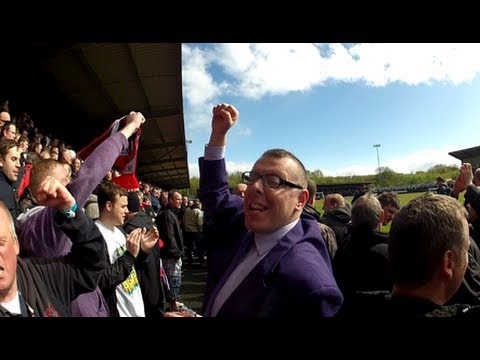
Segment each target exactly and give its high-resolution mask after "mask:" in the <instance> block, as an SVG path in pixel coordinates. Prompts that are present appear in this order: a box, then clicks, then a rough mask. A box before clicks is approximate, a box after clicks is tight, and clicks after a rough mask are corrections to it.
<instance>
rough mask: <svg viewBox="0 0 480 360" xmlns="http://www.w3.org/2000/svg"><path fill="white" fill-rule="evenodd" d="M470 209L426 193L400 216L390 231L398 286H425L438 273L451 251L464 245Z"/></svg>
mask: <svg viewBox="0 0 480 360" xmlns="http://www.w3.org/2000/svg"><path fill="white" fill-rule="evenodd" d="M466 216H467V213H466V210H465V207H464V206H462V205H461V204H460V203H459V202H458V200H456V199H454V198H452V197H449V196H443V195H437V194H431V193H428V194H425V195H421V196H419V197H417V198H415V199H413V200H411V201H410V202H409V203H408V204H407V205H405V206H404V207H403V208H402V209H400V211H399V212H398V213H397V214H396V216H395V218H394V219H393V221H392V226H391V228H390V239H389V241H388V256H389V259H390V266H391V272H392V280H393V281H394V283H396V284H400V285H407V286H412V285H413V286H421V285H424V284H426V283H427V282H428V281H429V280H430V279H431V278H432V276H433V275H434V274H435V271H436V269H437V268H438V265H439V264H440V263H441V262H442V259H443V256H444V254H445V252H446V251H447V250H451V251H453V252H454V253H455V254H460V253H461V251H462V248H463V246H464V244H463V240H464V238H465V237H466V236H467V235H468V234H465V231H466V230H465V227H464V221H466Z"/></svg>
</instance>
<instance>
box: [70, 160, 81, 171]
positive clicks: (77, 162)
mask: <svg viewBox="0 0 480 360" xmlns="http://www.w3.org/2000/svg"><path fill="white" fill-rule="evenodd" d="M81 165H82V163H81V162H80V160H79V159H74V160H73V161H72V167H73V171H75V173H78V170H80V166H81Z"/></svg>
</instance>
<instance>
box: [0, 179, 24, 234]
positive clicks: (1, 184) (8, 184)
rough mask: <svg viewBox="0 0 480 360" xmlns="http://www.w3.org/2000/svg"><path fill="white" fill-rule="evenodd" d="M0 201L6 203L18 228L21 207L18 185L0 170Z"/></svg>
mask: <svg viewBox="0 0 480 360" xmlns="http://www.w3.org/2000/svg"><path fill="white" fill-rule="evenodd" d="M0 200H2V201H3V202H4V203H5V206H6V207H7V209H8V211H10V214H12V218H13V223H14V224H15V228H16V227H17V216H18V215H19V212H20V210H19V207H18V202H17V190H16V184H14V183H13V182H12V181H10V179H9V178H8V177H7V175H5V173H4V172H3V170H0Z"/></svg>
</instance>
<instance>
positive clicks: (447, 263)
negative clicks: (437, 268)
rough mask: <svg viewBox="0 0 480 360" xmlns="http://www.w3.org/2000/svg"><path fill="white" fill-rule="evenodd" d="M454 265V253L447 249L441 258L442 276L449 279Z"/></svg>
mask: <svg viewBox="0 0 480 360" xmlns="http://www.w3.org/2000/svg"><path fill="white" fill-rule="evenodd" d="M454 266H455V254H454V253H453V251H451V250H447V251H446V252H445V254H443V259H442V276H444V277H446V278H447V279H451V278H452V276H453V267H454Z"/></svg>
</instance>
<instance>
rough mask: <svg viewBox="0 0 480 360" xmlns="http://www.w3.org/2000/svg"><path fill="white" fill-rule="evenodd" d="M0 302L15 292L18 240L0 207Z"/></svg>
mask: <svg viewBox="0 0 480 360" xmlns="http://www.w3.org/2000/svg"><path fill="white" fill-rule="evenodd" d="M0 224H1V225H0V302H8V301H11V300H12V299H13V298H14V297H15V296H16V294H17V255H18V253H19V247H18V242H17V240H16V239H15V237H14V232H13V227H12V226H13V225H12V221H11V220H10V218H9V216H8V215H7V210H6V209H5V208H3V207H0Z"/></svg>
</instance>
